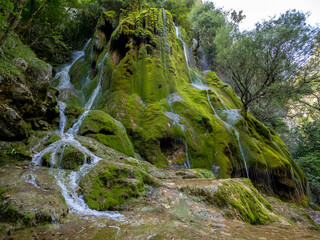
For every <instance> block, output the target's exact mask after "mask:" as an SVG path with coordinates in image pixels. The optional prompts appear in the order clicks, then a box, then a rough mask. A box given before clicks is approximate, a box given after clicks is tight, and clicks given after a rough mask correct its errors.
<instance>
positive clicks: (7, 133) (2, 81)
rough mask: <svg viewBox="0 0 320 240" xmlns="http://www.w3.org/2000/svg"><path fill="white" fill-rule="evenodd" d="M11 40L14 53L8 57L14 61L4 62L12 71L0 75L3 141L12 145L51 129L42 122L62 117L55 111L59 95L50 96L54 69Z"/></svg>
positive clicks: (0, 132) (8, 69)
mask: <svg viewBox="0 0 320 240" xmlns="http://www.w3.org/2000/svg"><path fill="white" fill-rule="evenodd" d="M10 40H11V41H12V42H14V43H15V44H16V46H15V48H13V49H12V51H15V52H12V53H11V52H10V50H8V51H9V53H6V54H8V55H13V56H14V58H12V59H10V60H7V59H2V60H1V61H6V64H7V66H9V67H7V68H4V69H2V70H1V71H0V85H1V90H0V140H9V141H12V140H21V139H24V138H25V137H27V136H28V135H29V133H30V130H31V128H35V129H41V128H42V129H48V128H50V126H49V124H47V123H45V122H44V121H43V120H46V121H47V120H48V119H53V118H55V117H57V116H59V115H58V114H57V111H56V110H55V109H54V106H55V104H56V103H55V95H56V92H55V91H54V90H52V91H50V92H49V88H50V80H51V77H52V67H51V66H50V65H49V64H46V63H45V62H43V61H41V60H40V59H38V58H37V57H36V56H35V54H34V53H33V52H32V51H31V50H30V49H29V48H27V47H26V46H24V45H23V44H22V43H21V42H20V41H19V40H18V39H15V38H13V37H12V38H11V39H10ZM9 49H10V48H9ZM1 64H2V63H1Z"/></svg>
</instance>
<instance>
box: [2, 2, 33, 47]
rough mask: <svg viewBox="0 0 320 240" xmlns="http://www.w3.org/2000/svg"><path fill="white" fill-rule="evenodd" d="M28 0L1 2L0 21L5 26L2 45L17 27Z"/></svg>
mask: <svg viewBox="0 0 320 240" xmlns="http://www.w3.org/2000/svg"><path fill="white" fill-rule="evenodd" d="M26 3H27V1H26V0H13V1H8V0H4V1H3V2H2V3H0V23H1V25H2V26H3V28H4V33H3V35H2V37H1V38H0V47H1V46H2V45H3V44H4V42H5V41H6V39H7V38H8V36H9V34H10V33H11V32H12V31H13V30H14V29H15V28H16V27H17V25H18V24H19V21H20V17H21V14H22V11H23V9H24V7H25V6H26Z"/></svg>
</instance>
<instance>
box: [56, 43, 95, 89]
mask: <svg viewBox="0 0 320 240" xmlns="http://www.w3.org/2000/svg"><path fill="white" fill-rule="evenodd" d="M90 41H91V38H90V39H89V40H88V41H87V43H86V44H85V46H84V48H83V49H82V50H81V51H76V52H74V53H73V54H72V61H71V63H70V64H67V65H65V66H64V67H63V68H62V69H61V70H60V72H58V73H57V74H56V75H55V77H54V78H53V80H55V79H59V85H58V86H57V88H58V90H61V89H64V88H72V84H71V82H70V75H69V71H70V68H71V67H72V65H73V64H74V63H75V62H76V61H78V59H80V58H81V57H83V56H84V53H85V51H86V49H87V47H88V45H89V43H90Z"/></svg>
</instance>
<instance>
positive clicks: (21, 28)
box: [17, 0, 48, 34]
mask: <svg viewBox="0 0 320 240" xmlns="http://www.w3.org/2000/svg"><path fill="white" fill-rule="evenodd" d="M47 1H48V0H44V1H43V3H42V4H41V5H40V6H39V7H38V9H37V10H36V11H35V12H34V13H33V14H32V15H31V17H30V18H29V20H28V22H27V23H26V25H24V26H23V27H20V28H19V29H18V31H17V34H19V33H20V32H21V31H23V30H24V29H26V28H27V27H29V25H30V24H31V22H32V20H33V18H34V16H35V15H36V14H37V13H38V12H39V11H40V10H41V9H42V8H43V7H44V5H45V4H46V2H47Z"/></svg>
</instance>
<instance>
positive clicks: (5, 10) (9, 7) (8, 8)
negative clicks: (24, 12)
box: [0, 0, 17, 30]
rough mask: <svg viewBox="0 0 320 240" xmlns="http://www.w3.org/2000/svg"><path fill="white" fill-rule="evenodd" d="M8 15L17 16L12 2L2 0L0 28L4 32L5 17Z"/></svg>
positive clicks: (5, 25)
mask: <svg viewBox="0 0 320 240" xmlns="http://www.w3.org/2000/svg"><path fill="white" fill-rule="evenodd" d="M8 14H13V15H15V14H17V12H15V6H14V2H13V1H10V0H3V1H1V2H0V28H1V29H2V30H5V29H6V28H7V27H8V22H7V21H6V20H7V16H8Z"/></svg>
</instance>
